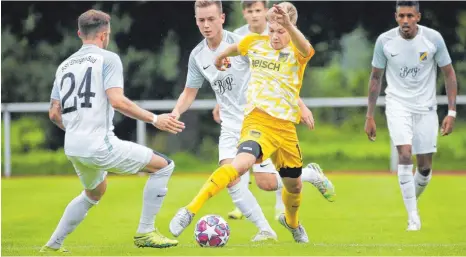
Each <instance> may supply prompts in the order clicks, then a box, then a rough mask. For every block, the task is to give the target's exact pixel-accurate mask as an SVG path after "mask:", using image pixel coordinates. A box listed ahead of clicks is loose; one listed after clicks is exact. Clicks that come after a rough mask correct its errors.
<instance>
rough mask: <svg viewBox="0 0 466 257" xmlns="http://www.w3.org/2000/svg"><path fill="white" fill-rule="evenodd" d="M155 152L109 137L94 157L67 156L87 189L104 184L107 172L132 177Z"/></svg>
mask: <svg viewBox="0 0 466 257" xmlns="http://www.w3.org/2000/svg"><path fill="white" fill-rule="evenodd" d="M152 154H153V151H152V150H151V149H150V148H147V147H145V146H142V145H139V144H136V143H133V142H130V141H124V140H120V139H118V138H117V137H109V141H108V144H104V145H102V146H101V147H100V148H99V149H98V150H97V151H96V152H95V153H94V155H93V156H92V157H79V156H67V157H68V159H69V160H70V161H71V163H72V164H73V166H74V169H75V170H76V173H77V174H78V176H79V179H80V180H81V183H82V184H83V186H84V188H85V189H89V190H92V189H94V188H96V187H97V186H98V185H99V184H100V183H102V182H103V181H104V179H105V177H106V176H107V172H112V173H116V174H121V175H131V174H135V173H137V172H139V171H141V170H142V169H143V168H144V167H145V166H146V165H147V164H148V163H149V162H150V160H151V158H152Z"/></svg>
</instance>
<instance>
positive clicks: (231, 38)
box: [223, 30, 242, 44]
mask: <svg viewBox="0 0 466 257" xmlns="http://www.w3.org/2000/svg"><path fill="white" fill-rule="evenodd" d="M241 38H242V37H241V36H240V35H239V34H237V33H233V32H230V31H228V30H224V31H223V41H225V42H227V43H228V44H236V43H238V42H239V41H241Z"/></svg>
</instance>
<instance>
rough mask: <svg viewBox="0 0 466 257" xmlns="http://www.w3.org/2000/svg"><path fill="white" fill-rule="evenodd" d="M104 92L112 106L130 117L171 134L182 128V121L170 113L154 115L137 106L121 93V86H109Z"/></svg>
mask: <svg viewBox="0 0 466 257" xmlns="http://www.w3.org/2000/svg"><path fill="white" fill-rule="evenodd" d="M106 93H107V96H108V99H109V100H110V104H111V105H112V107H113V108H115V110H117V111H119V112H121V113H122V114H124V115H126V116H128V117H130V118H133V119H137V120H141V121H144V122H146V123H151V124H153V125H154V126H155V127H156V128H158V129H160V130H164V131H167V132H170V133H172V134H177V133H179V132H181V131H183V129H184V123H183V122H181V121H178V120H176V119H175V118H174V117H173V116H172V115H170V114H161V115H155V114H153V113H151V112H149V111H147V110H144V109H143V108H141V107H139V106H138V105H137V104H136V103H134V102H133V101H131V100H129V99H128V98H127V97H126V96H125V95H124V94H123V89H122V88H117V87H115V88H109V89H107V91H106Z"/></svg>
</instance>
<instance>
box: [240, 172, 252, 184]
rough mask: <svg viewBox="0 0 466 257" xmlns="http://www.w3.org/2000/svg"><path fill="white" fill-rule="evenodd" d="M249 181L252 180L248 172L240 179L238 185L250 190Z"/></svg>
mask: <svg viewBox="0 0 466 257" xmlns="http://www.w3.org/2000/svg"><path fill="white" fill-rule="evenodd" d="M249 180H250V175H249V171H246V173H244V174H243V175H242V176H241V177H240V181H239V182H238V185H241V186H243V187H244V188H249Z"/></svg>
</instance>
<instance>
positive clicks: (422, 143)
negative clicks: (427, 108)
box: [386, 110, 439, 155]
mask: <svg viewBox="0 0 466 257" xmlns="http://www.w3.org/2000/svg"><path fill="white" fill-rule="evenodd" d="M386 116H387V124H388V130H389V133H390V138H391V140H392V142H393V144H394V145H395V146H398V145H411V146H412V153H413V155H416V154H426V153H435V152H437V136H438V130H439V124H438V115H437V112H436V111H432V112H429V113H425V114H419V113H412V112H407V111H399V110H396V111H394V110H387V111H386Z"/></svg>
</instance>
